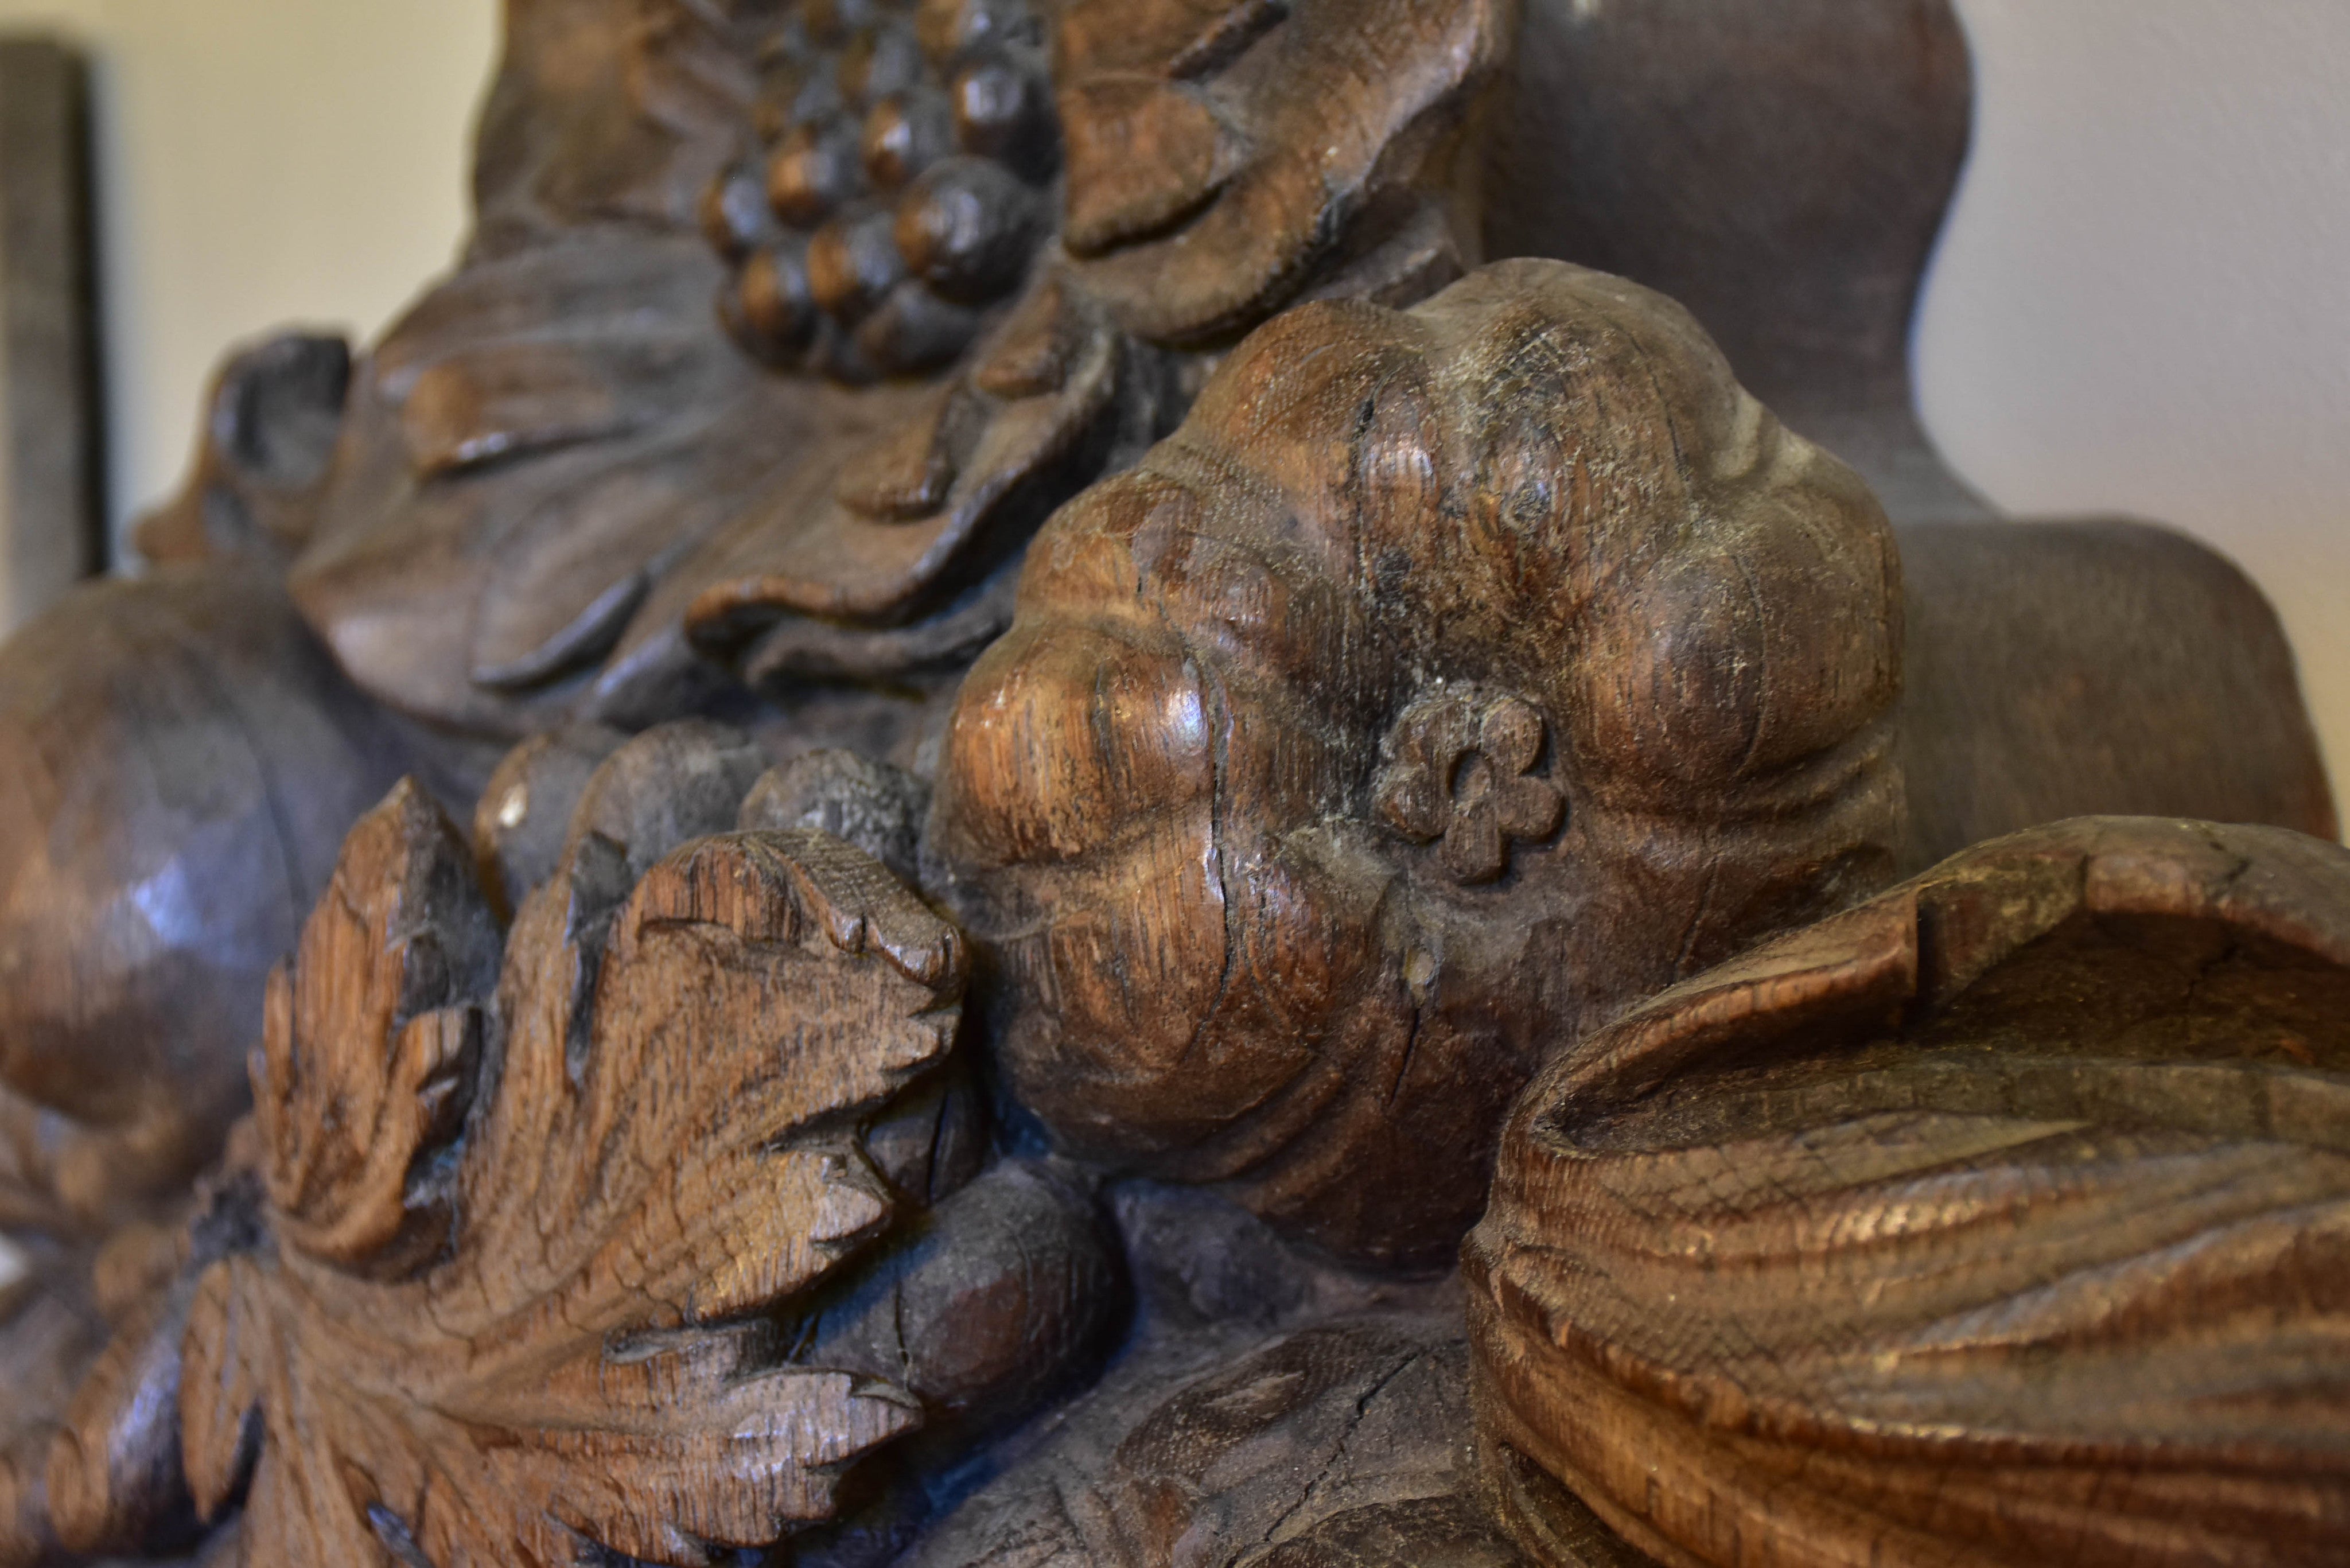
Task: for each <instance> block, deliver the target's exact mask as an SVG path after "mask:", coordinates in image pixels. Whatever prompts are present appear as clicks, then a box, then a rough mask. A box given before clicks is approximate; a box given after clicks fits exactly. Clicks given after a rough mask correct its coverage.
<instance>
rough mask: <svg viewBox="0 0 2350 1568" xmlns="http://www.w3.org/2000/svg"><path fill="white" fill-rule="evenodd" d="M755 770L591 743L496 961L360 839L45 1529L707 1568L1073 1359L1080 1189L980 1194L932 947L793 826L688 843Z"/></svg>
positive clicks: (1091, 1323)
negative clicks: (880, 1453)
mask: <svg viewBox="0 0 2350 1568" xmlns="http://www.w3.org/2000/svg"><path fill="white" fill-rule="evenodd" d="M762 765H763V764H762V763H760V761H759V758H758V753H757V752H756V750H755V748H753V747H751V746H749V745H748V743H747V742H745V741H744V740H743V737H742V736H740V735H739V734H738V733H735V732H729V731H726V730H723V728H721V727H718V726H713V725H708V724H698V723H697V724H685V725H680V726H672V727H670V728H667V729H663V730H659V731H655V732H650V733H649V734H647V735H645V736H643V737H640V738H639V739H638V740H636V741H633V742H629V743H628V744H626V745H624V746H622V747H620V748H619V750H617V751H616V752H615V753H613V754H612V755H611V756H610V757H609V758H608V759H607V761H606V762H605V763H603V764H602V765H601V766H599V767H598V769H597V770H596V771H595V772H594V773H593V774H591V776H590V777H589V779H588V781H587V784H585V786H584V787H583V788H582V789H581V790H580V791H579V792H578V795H577V804H576V805H575V806H574V807H573V809H572V811H571V813H570V824H571V829H570V833H569V836H568V838H567V843H566V846H565V848H564V851H563V853H562V855H561V857H559V859H558V861H557V864H556V867H555V868H554V871H553V873H552V875H551V876H550V877H548V878H547V879H546V881H545V882H543V883H542V884H541V885H540V886H539V887H538V888H536V890H535V891H533V892H532V893H530V894H529V895H528V896H527V897H526V898H525V900H524V901H523V903H522V905H521V907H520V909H519V911H518V912H517V914H516V915H515V922H514V928H513V931H512V933H511V935H506V936H502V933H501V930H500V927H499V922H498V918H497V915H496V913H495V910H494V906H493V903H492V900H491V898H490V897H489V894H488V892H487V890H486V889H485V888H484V886H483V885H482V883H481V881H480V880H479V879H478V875H477V860H476V852H475V849H474V847H473V846H468V845H467V844H465V843H464V842H463V840H462V839H461V838H460V837H459V836H457V835H456V834H455V832H454V831H453V829H452V828H451V826H449V824H448V823H447V821H446V819H445V818H444V817H442V815H441V814H440V813H439V811H438V809H437V808H436V807H434V806H433V805H432V804H431V803H430V802H429V801H428V800H427V799H426V798H425V797H424V796H423V795H422V794H421V792H419V791H418V790H417V789H416V788H415V787H414V786H413V785H412V784H402V785H400V788H399V789H397V790H395V791H394V793H393V794H392V795H391V796H390V798H389V799H388V800H387V801H386V802H385V803H384V804H383V805H381V806H380V807H379V808H378V809H377V810H376V811H374V812H373V813H371V814H369V815H368V816H367V817H366V818H364V819H363V820H362V822H361V823H360V825H359V827H358V828H357V829H355V830H354V832H353V834H352V836H351V837H350V839H349V841H348V844H347V845H346V846H345V848H344V852H343V857H342V860H341V862H340V864H339V865H338V867H337V870H336V874H335V878H334V881H333V883H332V884H331V886H330V887H329V888H328V893H327V895H326V897H325V898H323V899H322V900H321V901H320V904H319V906H318V908H317V911H316V912H315V913H314V914H313V915H312V916H311V918H310V920H309V922H308V923H307V926H306V927H305V928H304V930H303V936H302V942H301V947H300V950H299V952H298V954H297V956H296V959H295V960H294V961H292V963H291V964H290V965H289V966H287V967H286V969H284V970H282V971H279V973H278V974H277V975H276V977H275V978H274V980H273V981H272V984H271V989H270V996H269V1010H268V1022H267V1028H266V1030H265V1036H264V1044H263V1048H262V1050H261V1051H260V1053H259V1054H257V1055H256V1057H255V1063H254V1068H253V1071H254V1076H255V1083H254V1091H255V1106H256V1114H255V1118H254V1120H253V1122H252V1123H250V1124H249V1125H248V1127H247V1128H246V1130H245V1131H244V1132H243V1133H242V1134H241V1135H240V1137H239V1139H238V1140H237V1142H236V1143H235V1145H234V1147H233V1148H232V1153H231V1157H230V1160H229V1164H228V1166H227V1168H226V1169H225V1171H224V1173H223V1174H222V1175H221V1176H219V1177H218V1178H215V1179H214V1180H213V1183H212V1184H211V1187H210V1188H209V1189H208V1192H209V1196H208V1197H207V1198H206V1199H203V1202H202V1203H201V1204H200V1209H201V1212H200V1213H199V1214H198V1216H197V1217H196V1219H195V1220H192V1221H191V1222H190V1223H189V1225H188V1226H186V1227H185V1228H184V1229H183V1230H182V1231H180V1232H179V1233H178V1235H177V1237H176V1240H174V1239H173V1238H172V1233H170V1232H164V1233H162V1234H163V1236H164V1240H165V1242H166V1243H167V1244H166V1246H165V1248H164V1251H163V1254H162V1257H161V1262H160V1263H159V1264H153V1265H151V1266H150V1267H149V1269H148V1270H147V1272H146V1275H145V1276H144V1277H143V1280H142V1282H141V1283H140V1285H139V1286H136V1287H133V1288H131V1289H130V1290H127V1291H126V1292H125V1294H126V1295H128V1296H129V1298H130V1306H129V1307H128V1308H127V1309H126V1310H125V1311H124V1312H123V1313H122V1314H121V1315H120V1317H119V1318H118V1319H117V1321H116V1324H115V1334H114V1337H113V1343H112V1344H111V1345H109V1348H108V1349H107V1350H106V1351H105V1353H104V1354H103V1355H101V1356H100V1357H99V1361H98V1363H97V1365H96V1366H95V1367H94V1369H93V1370H92V1371H91V1372H90V1373H89V1375H88V1376H87V1377H86V1379H84V1380H83V1381H82V1382H81V1384H80V1386H79V1387H78V1391H77V1392H76V1394H75V1396H74V1398H73V1402H72V1404H71V1407H70V1408H69V1409H68V1410H67V1411H66V1412H65V1415H64V1421H63V1430H62V1432H61V1434H60V1436H59V1437H58V1438H57V1439H56V1441H55V1442H54V1443H53V1444H52V1445H51V1447H50V1449H49V1451H48V1454H47V1464H46V1470H45V1481H46V1493H47V1514H48V1519H47V1522H46V1528H47V1529H49V1530H53V1531H54V1532H55V1534H56V1536H57V1539H59V1540H61V1541H62V1542H64V1543H65V1544H66V1545H67V1546H68V1547H70V1548H72V1549H74V1550H77V1551H89V1552H99V1551H109V1550H130V1549H134V1548H142V1549H147V1550H154V1549H158V1548H167V1547H169V1546H171V1545H172V1544H175V1543H178V1542H182V1541H184V1540H186V1539H189V1538H190V1537H192V1534H193V1531H194V1526H195V1522H196V1521H198V1520H200V1519H201V1520H213V1521H216V1520H220V1519H222V1518H223V1517H224V1515H228V1514H230V1513H231V1511H232V1510H233V1509H234V1508H235V1507H236V1505H238V1504H239V1503H242V1512H241V1514H237V1515H235V1517H236V1518H237V1519H238V1520H239V1521H240V1522H238V1523H237V1524H236V1532H237V1534H236V1545H235V1547H234V1550H235V1552H237V1553H239V1554H240V1555H238V1556H237V1557H235V1559H234V1560H235V1561H244V1562H252V1563H257V1564H267V1563H292V1562H305V1563H373V1562H377V1561H380V1560H382V1558H383V1556H384V1555H385V1554H386V1553H388V1554H389V1555H390V1558H391V1559H392V1560H394V1561H402V1562H405V1561H419V1562H430V1563H436V1564H441V1565H443V1568H453V1565H454V1564H458V1563H507V1562H514V1561H536V1562H558V1561H562V1562H567V1561H573V1560H575V1559H577V1558H578V1556H579V1555H580V1553H582V1552H590V1553H592V1552H594V1551H595V1550H598V1549H602V1550H608V1551H610V1552H619V1553H621V1554H622V1555H624V1556H625V1557H627V1558H629V1559H631V1560H635V1559H643V1560H647V1561H651V1562H659V1563H680V1564H686V1563H704V1562H708V1561H712V1560H713V1559H712V1553H713V1552H718V1553H720V1554H721V1555H723V1549H729V1548H733V1547H750V1546H757V1545H763V1544H764V1543H767V1542H773V1541H775V1540H778V1539H780V1538H781V1537H782V1536H784V1535H785V1534H786V1533H787V1532H790V1531H792V1530H794V1529H795V1528H799V1527H802V1526H805V1525H806V1524H809V1523H813V1522H815V1521H821V1520H823V1519H825V1518H827V1517H828V1516H829V1515H830V1513H831V1512H832V1511H833V1509H834V1498H835V1493H836V1490H837V1485H838V1483H839V1481H840V1479H841V1477H842V1475H843V1473H844V1472H845V1470H846V1469H847V1461H848V1460H850V1459H853V1458H856V1457H858V1456H860V1455H863V1454H865V1453H867V1452H868V1451H869V1450H871V1449H875V1448H878V1447H879V1446H881V1445H884V1444H887V1443H889V1442H892V1441H894V1440H896V1439H899V1438H905V1437H908V1436H910V1434H912V1433H914V1432H916V1431H917V1430H923V1431H924V1443H926V1444H928V1445H929V1446H928V1447H927V1448H922V1447H920V1445H918V1446H917V1449H918V1459H919V1462H927V1463H931V1464H942V1463H948V1462H951V1461H952V1460H953V1459H956V1458H957V1457H959V1454H960V1451H961V1448H962V1447H967V1446H968V1445H969V1444H970V1443H972V1442H973V1441H976V1440H978V1439H979V1438H983V1437H984V1436H986V1435H987V1434H989V1433H991V1432H993V1431H994V1430H996V1429H998V1428H1000V1427H1001V1426H1002V1425H1003V1423H1004V1422H1006V1421H1010V1420H1014V1419H1016V1418H1017V1417H1019V1416H1020V1415H1022V1414H1024V1412H1025V1411H1027V1410H1028V1409H1030V1408H1032V1407H1034V1406H1035V1403H1036V1402H1037V1401H1038V1400H1040V1399H1042V1398H1045V1397H1048V1396H1050V1395H1051V1394H1053V1393H1055V1392H1057V1391H1058V1389H1059V1388H1060V1386H1062V1385H1063V1384H1064V1383H1065V1382H1066V1379H1067V1378H1068V1377H1069V1376H1071V1375H1072V1373H1073V1372H1074V1371H1075V1370H1076V1369H1078V1368H1080V1367H1082V1366H1084V1365H1085V1364H1086V1362H1087V1359H1088V1358H1089V1357H1091V1356H1092V1355H1096V1354H1097V1347H1098V1345H1099V1342H1100V1337H1101V1334H1102V1332H1103V1330H1104V1328H1105V1327H1106V1325H1107V1323H1108V1322H1109V1321H1110V1317H1111V1314H1114V1312H1115V1310H1116V1307H1117V1303H1118V1282H1117V1279H1116V1276H1115V1273H1114V1272H1113V1271H1112V1270H1111V1268H1110V1266H1109V1264H1108V1262H1107V1258H1106V1257H1105V1256H1104V1254H1103V1251H1102V1248H1101V1243H1100V1241H1098V1239H1097V1235H1096V1225H1097V1222H1096V1220H1094V1218H1093V1214H1092V1208H1091V1200H1090V1198H1089V1196H1088V1195H1087V1190H1086V1189H1085V1187H1084V1185H1083V1184H1082V1183H1075V1184H1073V1183H1072V1181H1071V1179H1070V1178H1069V1177H1068V1176H1067V1175H1066V1174H1063V1173H1060V1172H1057V1171H1055V1170H1054V1169H1051V1168H1043V1167H1038V1166H1035V1165H1034V1164H1024V1163H1020V1162H1014V1163H1011V1164H1007V1165H1005V1166H1003V1167H1001V1168H998V1169H996V1170H994V1171H992V1172H989V1173H987V1174H985V1175H980V1174H979V1164H980V1161H981V1159H982V1158H983V1132H982V1129H981V1126H980V1123H979V1121H978V1119H977V1116H976V1107H975V1105H974V1103H973V1100H972V1094H971V1091H970V1089H969V1087H968V1085H966V1084H965V1082H964V1080H963V1079H962V1075H960V1073H959V1072H957V1071H956V1070H955V1069H954V1068H953V1067H952V1065H951V1061H950V1053H951V1047H952V1045H953V1044H954V1041H955V1036H956V1033H957V1029H958V1023H959V1019H960V1012H961V1009H960V998H961V994H962V987H963V983H964V961H963V956H962V940H961V938H960V936H959V934H958V933H956V932H955V931H954V929H952V928H951V927H950V926H948V925H946V924H945V923H944V922H942V921H941V920H940V919H938V917H936V916H935V915H932V914H931V913H930V912H929V911H928V910H926V909H923V908H922V906H921V905H920V902H919V901H918V900H916V899H915V898H914V897H913V896H912V895H911V894H910V892H908V891H907V890H906V889H905V888H903V887H902V886H901V885H900V884H899V883H897V882H896V881H895V880H894V879H893V878H892V877H890V876H889V873H888V872H887V871H886V870H884V869H883V868H882V867H880V866H879V865H878V864H877V863H875V862H874V861H872V860H871V859H869V858H868V857H865V856H864V855H863V854H861V853H860V852H858V851H857V850H855V849H853V848H851V847H850V846H847V845H846V844H844V843H842V842H841V841H839V840H837V839H835V838H832V837H830V836H827V835H825V834H822V833H819V832H816V831H814V830H809V829H787V830H783V831H774V832H754V833H743V834H722V835H720V836H715V837H711V836H702V835H704V834H706V833H707V831H708V830H709V828H710V827H712V826H731V825H732V822H733V819H734V818H735V816H736V815H738V814H739V813H740V812H742V811H743V809H744V804H745V801H746V797H750V796H752V795H753V794H754V785H758V786H759V788H758V789H757V790H756V792H755V793H757V794H760V795H762V796H764V797H766V798H773V797H774V796H775V794H777V793H778V785H776V784H772V783H770V784H762V782H761V781H760V777H759V775H760V768H761V766H762ZM754 809H756V807H755V803H754ZM671 846H677V847H675V848H674V849H672V848H671ZM974 1178H976V1179H974ZM1015 1237H1016V1238H1017V1240H1016V1241H1014V1240H1013V1239H1014V1238H1015ZM1007 1242H1009V1243H1010V1244H1008V1245H1007ZM926 1428H927V1429H926ZM182 1477H184V1480H183V1479H182ZM35 1522H39V1521H35ZM10 1544H11V1541H10V1538H9V1537H8V1536H7V1535H5V1533H0V1547H6V1546H8V1545H10ZM6 1560H8V1559H7V1557H6V1555H5V1552H0V1561H6ZM30 1560H31V1559H29V1558H28V1559H26V1561H30Z"/></svg>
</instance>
